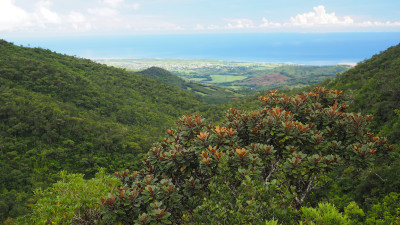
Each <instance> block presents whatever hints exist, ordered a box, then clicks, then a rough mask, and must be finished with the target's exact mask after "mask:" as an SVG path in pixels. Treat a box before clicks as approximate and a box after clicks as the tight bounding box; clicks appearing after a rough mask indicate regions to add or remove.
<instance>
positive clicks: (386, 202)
mask: <svg viewBox="0 0 400 225" xmlns="http://www.w3.org/2000/svg"><path fill="white" fill-rule="evenodd" d="M365 222H366V224H379V225H383V224H400V193H395V192H392V193H390V194H389V195H388V196H386V197H385V198H384V199H383V201H382V202H380V203H377V204H375V205H374V206H373V207H372V209H371V210H370V211H368V213H367V218H366V221H365Z"/></svg>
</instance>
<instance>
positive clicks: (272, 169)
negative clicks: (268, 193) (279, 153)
mask: <svg viewBox="0 0 400 225" xmlns="http://www.w3.org/2000/svg"><path fill="white" fill-rule="evenodd" d="M278 164H279V161H278V160H277V161H275V163H274V164H273V165H272V168H271V170H270V171H269V174H268V176H267V177H266V178H265V182H264V185H267V183H268V181H269V178H271V176H272V174H274V172H275V170H276V168H277V167H278Z"/></svg>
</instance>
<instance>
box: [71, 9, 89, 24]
mask: <svg viewBox="0 0 400 225" xmlns="http://www.w3.org/2000/svg"><path fill="white" fill-rule="evenodd" d="M68 21H69V22H71V23H83V22H85V21H86V17H85V16H84V15H83V14H82V13H79V12H70V13H69V14H68Z"/></svg>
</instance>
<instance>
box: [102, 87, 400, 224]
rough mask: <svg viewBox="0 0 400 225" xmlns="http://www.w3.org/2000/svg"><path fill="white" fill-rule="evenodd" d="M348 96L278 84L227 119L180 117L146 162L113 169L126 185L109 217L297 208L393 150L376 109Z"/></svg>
mask: <svg viewBox="0 0 400 225" xmlns="http://www.w3.org/2000/svg"><path fill="white" fill-rule="evenodd" d="M342 95H343V93H342V92H341V91H337V90H328V89H325V88H323V87H318V88H315V90H314V91H310V92H308V93H303V94H299V95H297V96H293V97H290V96H286V95H282V94H279V93H278V92H277V91H275V90H273V91H271V92H270V93H269V95H268V96H265V97H260V100H261V102H262V103H263V105H264V107H262V108H261V109H259V110H255V111H252V112H245V111H244V110H237V109H235V108H233V109H230V110H228V111H227V112H226V120H225V122H224V123H223V124H221V125H213V124H205V122H204V119H203V118H202V117H201V116H200V115H192V114H191V115H185V116H183V117H182V118H181V119H180V120H179V121H178V122H177V128H176V129H170V130H168V131H167V138H166V139H164V140H163V141H162V142H161V143H157V144H155V145H154V147H152V148H151V149H150V150H149V152H148V153H147V155H146V157H145V158H144V160H143V163H144V169H142V170H141V171H139V172H138V171H134V172H132V173H131V172H129V171H121V172H117V173H116V174H115V175H116V176H117V177H119V178H120V179H121V181H122V182H123V186H122V187H120V188H119V189H117V190H115V191H114V192H112V193H110V195H109V196H108V197H107V198H104V199H103V205H104V206H105V213H106V215H107V216H108V217H109V218H113V219H115V221H116V222H122V223H124V224H128V223H134V222H135V223H139V224H149V223H153V222H159V223H167V222H171V223H172V222H174V223H182V222H183V221H191V222H196V221H202V220H203V219H204V218H201V217H206V216H210V215H212V216H215V219H216V221H218V218H219V215H221V220H220V221H229V222H230V220H231V221H237V222H239V223H242V221H246V222H248V221H250V222H252V221H253V220H254V221H261V220H264V221H265V219H269V220H271V219H273V218H277V217H276V216H275V215H274V213H275V212H277V213H278V215H284V214H285V213H286V214H287V213H288V212H283V213H282V212H280V211H281V210H278V208H277V206H280V205H282V206H283V208H286V209H287V210H288V211H291V210H299V209H300V208H301V207H302V205H303V203H304V201H305V199H306V197H307V196H308V195H309V194H310V193H312V192H313V191H314V190H318V189H321V188H324V187H325V186H327V185H329V184H330V183H331V182H332V181H334V180H335V179H337V178H338V177H341V176H342V174H343V173H344V171H345V170H346V169H348V168H349V167H352V168H353V169H363V168H365V167H367V166H368V165H369V164H370V163H371V162H372V160H373V159H374V156H375V155H385V154H387V153H388V152H389V151H391V150H393V149H394V147H393V146H389V144H388V142H387V140H386V139H385V138H382V137H377V136H374V134H373V133H370V132H369V131H368V128H367V126H368V124H369V123H370V122H371V121H372V120H373V117H372V116H368V115H367V116H363V115H361V114H356V113H347V112H346V109H347V108H348V106H347V105H345V104H344V103H343V100H342ZM248 191H250V192H249V193H246V192H248ZM224 192H227V193H229V194H224ZM209 206H210V207H211V206H212V207H213V209H212V210H210V209H207V207H209ZM217 207H218V209H217ZM266 208H269V210H267V211H265V214H264V215H260V214H259V213H258V212H261V211H262V210H263V209H266ZM273 209H276V210H273ZM224 213H228V214H227V215H225V216H224V215H223V214H224ZM289 214H290V213H289ZM250 215H251V216H250ZM182 216H183V217H182ZM253 216H254V217H259V218H251V217H253ZM228 217H229V218H228ZM278 219H279V218H278ZM204 221H210V220H204ZM254 221H253V222H254Z"/></svg>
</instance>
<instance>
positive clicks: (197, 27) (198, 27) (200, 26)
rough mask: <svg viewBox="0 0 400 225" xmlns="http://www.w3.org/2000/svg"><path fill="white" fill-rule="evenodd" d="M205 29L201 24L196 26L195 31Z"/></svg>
mask: <svg viewBox="0 0 400 225" xmlns="http://www.w3.org/2000/svg"><path fill="white" fill-rule="evenodd" d="M204 29H205V27H204V26H203V25H201V24H196V27H195V28H194V30H204Z"/></svg>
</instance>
